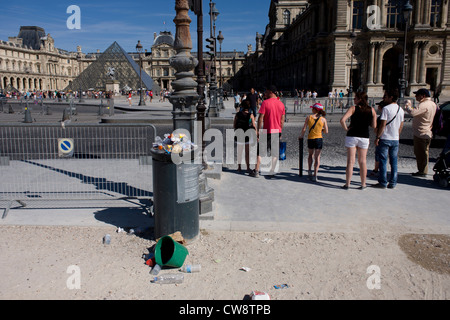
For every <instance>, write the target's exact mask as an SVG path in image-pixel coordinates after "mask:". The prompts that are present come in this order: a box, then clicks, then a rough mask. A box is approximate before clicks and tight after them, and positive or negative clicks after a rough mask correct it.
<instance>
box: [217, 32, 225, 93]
mask: <svg viewBox="0 0 450 320" xmlns="http://www.w3.org/2000/svg"><path fill="white" fill-rule="evenodd" d="M223 39H224V37H223V34H222V31H219V35H218V36H217V40H219V47H220V55H219V75H220V77H219V85H220V88H222V86H223V80H222V42H223Z"/></svg>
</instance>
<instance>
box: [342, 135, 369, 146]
mask: <svg viewBox="0 0 450 320" xmlns="http://www.w3.org/2000/svg"><path fill="white" fill-rule="evenodd" d="M369 143H370V140H369V138H358V137H345V146H346V147H347V148H356V147H357V148H361V149H369Z"/></svg>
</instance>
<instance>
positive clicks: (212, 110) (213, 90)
mask: <svg viewBox="0 0 450 320" xmlns="http://www.w3.org/2000/svg"><path fill="white" fill-rule="evenodd" d="M218 15H219V11H218V10H217V8H216V4H215V3H214V2H212V0H210V2H209V16H210V19H209V21H210V30H211V32H210V38H208V39H206V41H208V42H209V43H210V45H208V46H206V47H207V48H209V49H210V51H209V52H208V54H209V55H210V56H211V82H210V84H209V95H210V99H209V101H210V103H209V111H208V115H209V116H210V117H217V114H218V110H217V109H218V108H217V107H218V106H217V74H216V54H217V50H216V20H217V16H218Z"/></svg>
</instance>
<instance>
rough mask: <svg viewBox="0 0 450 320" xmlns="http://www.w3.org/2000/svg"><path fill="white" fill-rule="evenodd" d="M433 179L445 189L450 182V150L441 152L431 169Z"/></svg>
mask: <svg viewBox="0 0 450 320" xmlns="http://www.w3.org/2000/svg"><path fill="white" fill-rule="evenodd" d="M433 171H434V176H433V179H434V181H436V182H437V183H439V185H440V186H441V187H443V188H447V186H448V185H449V181H450V150H447V151H445V150H444V151H443V152H442V153H441V155H440V156H439V157H438V159H437V161H436V164H435V165H434V167H433Z"/></svg>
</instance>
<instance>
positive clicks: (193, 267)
mask: <svg viewBox="0 0 450 320" xmlns="http://www.w3.org/2000/svg"><path fill="white" fill-rule="evenodd" d="M201 270H202V266H201V265H199V264H193V265H187V266H183V267H182V268H181V269H180V271H181V272H186V273H193V272H200V271H201Z"/></svg>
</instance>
